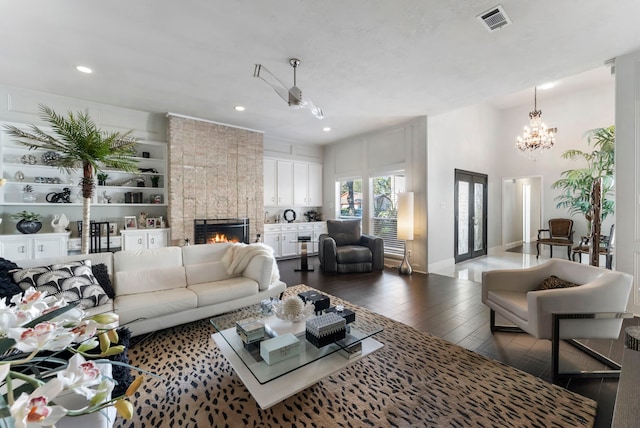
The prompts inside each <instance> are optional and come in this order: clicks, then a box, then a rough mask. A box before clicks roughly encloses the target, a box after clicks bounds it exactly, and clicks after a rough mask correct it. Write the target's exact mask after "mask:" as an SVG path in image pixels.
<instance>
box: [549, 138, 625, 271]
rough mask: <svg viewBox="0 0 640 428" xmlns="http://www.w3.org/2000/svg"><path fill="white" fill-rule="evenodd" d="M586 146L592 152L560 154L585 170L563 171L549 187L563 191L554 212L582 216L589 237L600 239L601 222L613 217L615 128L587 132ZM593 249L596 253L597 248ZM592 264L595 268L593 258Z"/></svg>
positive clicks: (572, 151)
mask: <svg viewBox="0 0 640 428" xmlns="http://www.w3.org/2000/svg"><path fill="white" fill-rule="evenodd" d="M587 142H588V144H589V145H590V146H592V147H593V149H594V150H593V151H591V152H584V151H582V150H577V149H573V150H567V151H565V152H564V153H563V154H562V158H563V159H569V160H572V161H575V160H583V161H585V162H586V166H584V167H582V168H577V169H569V170H566V171H563V172H562V174H561V175H562V178H561V179H560V180H558V181H556V182H554V183H553V184H552V185H551V187H552V188H554V189H560V190H562V193H561V194H560V195H558V196H556V198H555V200H556V201H557V204H556V208H567V209H569V213H570V214H571V215H574V214H582V215H583V216H584V217H585V219H586V220H587V226H588V229H589V231H590V235H591V236H599V235H600V225H601V224H602V221H603V220H604V219H606V218H607V217H608V216H609V215H613V214H614V213H615V204H614V201H613V199H612V198H611V196H612V194H613V191H614V176H613V168H614V163H615V157H614V155H615V127H614V126H609V127H607V128H596V129H592V130H590V131H588V132H587ZM596 242H597V241H596ZM592 247H594V248H595V250H597V248H596V247H597V246H595V245H593V246H592ZM596 259H597V257H596ZM591 264H597V260H596V261H594V260H593V257H592V259H591Z"/></svg>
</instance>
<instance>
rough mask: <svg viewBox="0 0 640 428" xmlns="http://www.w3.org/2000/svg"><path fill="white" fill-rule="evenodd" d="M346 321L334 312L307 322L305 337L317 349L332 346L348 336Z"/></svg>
mask: <svg viewBox="0 0 640 428" xmlns="http://www.w3.org/2000/svg"><path fill="white" fill-rule="evenodd" d="M346 325H347V323H346V321H345V319H344V318H343V317H341V316H340V315H338V314H335V313H333V312H330V313H328V314H323V315H320V316H317V317H315V318H312V319H310V320H307V322H306V331H305V337H306V339H307V340H308V341H309V342H311V343H312V344H313V345H314V346H315V347H316V348H321V347H323V346H327V345H330V344H332V343H334V342H336V341H338V340H340V339H344V338H345V336H346V333H347V332H346Z"/></svg>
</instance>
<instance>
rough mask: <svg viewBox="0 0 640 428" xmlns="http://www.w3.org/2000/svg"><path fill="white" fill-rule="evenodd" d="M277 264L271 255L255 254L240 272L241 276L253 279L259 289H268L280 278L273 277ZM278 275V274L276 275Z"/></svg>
mask: <svg viewBox="0 0 640 428" xmlns="http://www.w3.org/2000/svg"><path fill="white" fill-rule="evenodd" d="M277 270H278V266H277V265H276V260H275V259H274V258H273V257H268V256H265V255H257V256H255V257H252V258H251V261H250V262H249V264H248V265H247V267H246V268H245V270H244V271H243V272H242V276H244V277H246V278H250V279H253V280H254V281H256V282H257V283H258V288H259V290H260V291H264V290H268V289H269V287H270V286H271V284H272V283H273V282H275V281H277V280H278V279H280V278H275V277H274V274H275V272H277ZM277 276H279V275H277Z"/></svg>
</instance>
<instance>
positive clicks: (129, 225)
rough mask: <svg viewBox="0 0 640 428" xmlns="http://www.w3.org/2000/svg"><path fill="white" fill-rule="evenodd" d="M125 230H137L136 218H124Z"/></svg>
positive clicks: (132, 216)
mask: <svg viewBox="0 0 640 428" xmlns="http://www.w3.org/2000/svg"><path fill="white" fill-rule="evenodd" d="M124 228H125V229H137V228H138V221H137V220H136V216H134V215H131V216H124Z"/></svg>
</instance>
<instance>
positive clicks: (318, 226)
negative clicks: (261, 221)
mask: <svg viewBox="0 0 640 428" xmlns="http://www.w3.org/2000/svg"><path fill="white" fill-rule="evenodd" d="M326 230H327V223H326V222H324V221H317V222H309V223H306V222H304V223H271V224H265V225H264V243H265V244H266V245H269V246H270V247H271V248H273V251H274V254H275V256H276V258H290V257H298V256H300V243H299V242H298V237H300V236H308V237H310V238H311V242H310V243H309V244H308V245H309V247H308V249H309V252H310V253H317V252H318V238H319V237H320V234H321V233H325V232H326Z"/></svg>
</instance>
